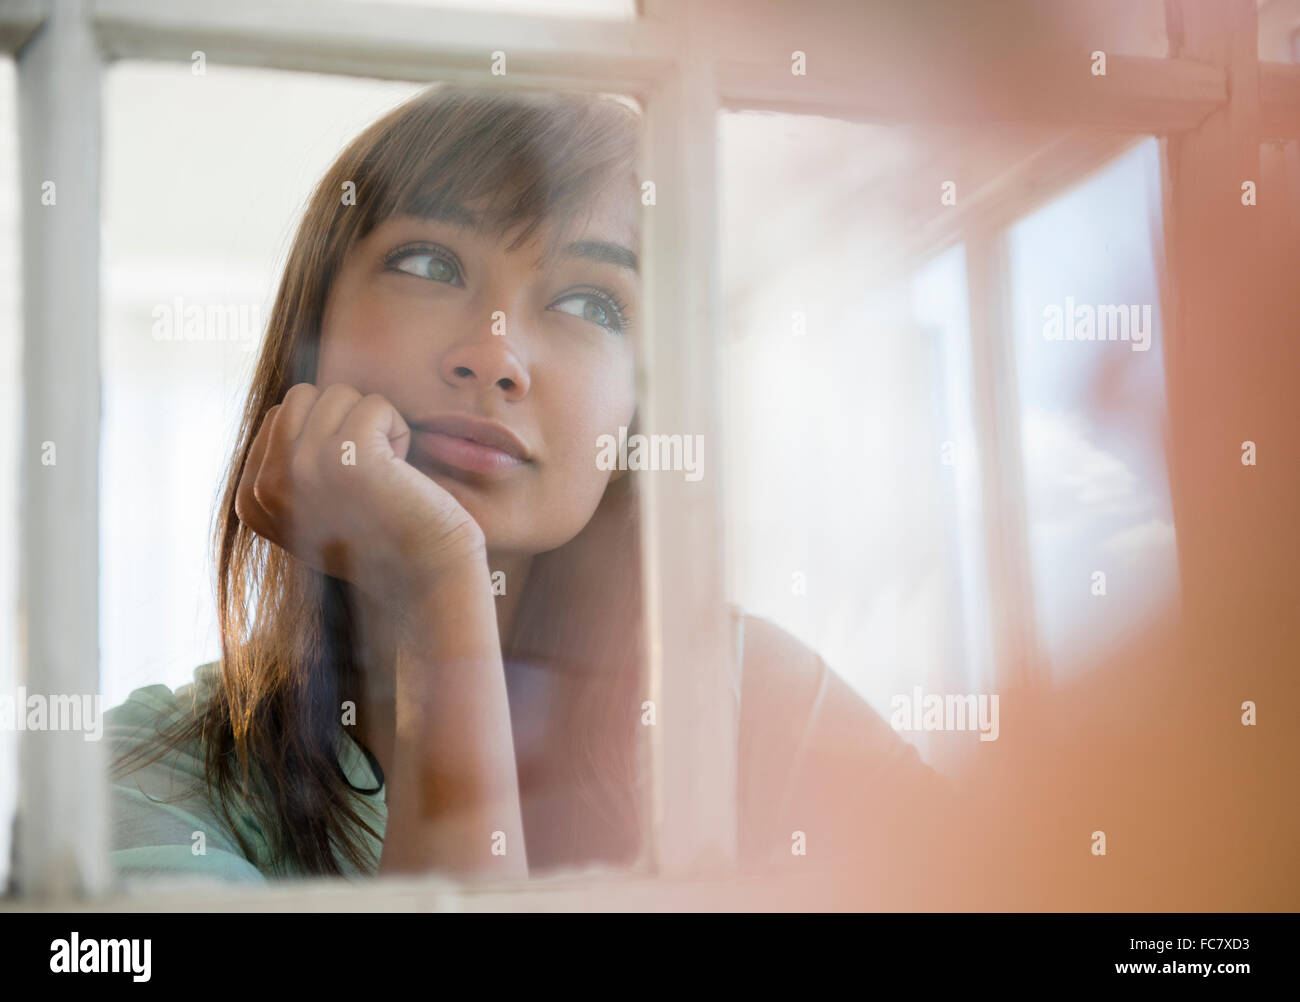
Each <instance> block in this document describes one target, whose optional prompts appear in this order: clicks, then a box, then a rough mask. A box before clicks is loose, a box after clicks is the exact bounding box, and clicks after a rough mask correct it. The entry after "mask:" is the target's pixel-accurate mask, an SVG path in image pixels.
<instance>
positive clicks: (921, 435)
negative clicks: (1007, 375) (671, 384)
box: [722, 113, 992, 754]
mask: <svg viewBox="0 0 1300 1002" xmlns="http://www.w3.org/2000/svg"><path fill="white" fill-rule="evenodd" d="M936 138H937V137H936V135H934V134H929V133H921V132H915V131H912V130H904V129H894V128H888V127H883V126H877V125H860V124H850V123H845V122H839V121H833V120H829V119H823V118H816V117H796V116H781V115H759V114H744V113H741V114H728V115H724V116H723V120H722V178H723V193H724V205H723V210H724V214H723V227H724V228H723V255H722V260H723V269H724V289H725V295H726V307H727V308H726V323H727V330H728V336H729V340H730V344H729V356H728V382H727V386H726V398H727V401H728V407H727V411H726V422H725V426H726V430H727V435H728V438H727V441H726V443H725V444H726V451H727V456H728V471H727V472H728V480H727V485H726V492H725V493H726V495H727V500H728V529H729V538H728V554H729V575H730V595H729V598H730V600H731V601H732V602H734V603H736V604H737V605H739V606H740V607H742V608H743V609H744V610H745V611H746V612H747V613H749V614H751V615H754V616H758V617H762V618H766V619H769V620H771V621H772V622H774V623H776V624H778V625H779V626H780V627H782V628H783V629H785V630H786V631H788V632H789V633H790V634H792V635H793V636H794V637H796V638H798V640H799V641H801V642H802V643H803V644H805V645H807V647H808V648H810V649H811V650H812V651H814V652H815V653H816V655H818V656H819V657H821V658H822V659H824V661H825V662H826V664H827V665H828V666H829V667H830V668H831V669H832V670H833V671H834V672H836V673H837V674H838V675H839V676H841V677H842V678H843V680H844V681H845V682H847V683H848V684H849V685H850V686H851V687H852V688H853V690H855V691H856V692H857V693H858V695H860V696H861V697H862V698H863V699H865V700H866V702H867V703H868V704H869V705H870V706H871V707H872V708H873V709H874V710H875V711H876V713H877V714H879V715H880V716H881V717H883V718H884V719H886V720H888V719H889V718H890V716H891V710H892V706H893V704H894V700H895V698H896V697H898V696H899V695H900V694H908V695H910V694H911V693H912V691H913V687H914V686H922V687H923V688H925V689H926V690H927V691H931V690H933V691H937V692H945V691H968V692H977V691H987V689H986V687H987V686H988V685H990V684H991V682H992V678H991V654H990V640H989V633H988V629H989V625H988V607H987V595H986V591H985V588H984V585H983V582H984V581H985V580H986V578H987V572H986V570H985V556H984V529H983V516H982V514H981V500H980V484H981V472H980V463H981V452H980V448H979V444H978V442H977V438H976V432H975V425H974V414H973V407H972V368H971V353H970V327H969V322H968V315H969V308H968V303H967V289H966V267H965V253H964V250H963V248H962V246H960V245H957V246H950V247H949V249H947V250H946V251H942V252H928V253H929V256H927V257H919V258H916V259H911V258H910V256H909V254H908V253H907V247H908V240H907V236H908V233H909V229H911V228H915V227H919V226H920V225H921V224H922V223H923V222H926V221H928V217H923V216H922V212H923V211H925V210H929V209H930V208H931V206H933V207H936V208H937V207H938V205H939V182H938V177H937V176H936V178H935V180H934V184H933V185H927V186H926V190H925V193H924V195H922V194H921V191H920V188H921V186H920V185H919V184H917V183H915V181H914V176H915V173H916V169H917V166H918V164H923V163H925V162H927V158H928V156H929V155H930V153H932V151H933V148H934V146H933V144H934V143H935V142H936ZM923 199H924V209H923V208H922V200H923ZM759 206H761V207H762V208H761V209H760V210H758V211H756V207H759ZM903 207H906V208H905V209H904V208H903ZM909 224H910V225H909ZM902 736H903V737H904V738H905V739H906V740H908V741H910V742H912V743H913V744H915V745H916V746H917V748H918V749H920V750H921V751H922V752H924V753H926V754H929V753H930V752H931V751H932V748H931V743H930V740H929V739H930V737H931V735H930V734H929V733H928V732H925V731H919V730H907V731H905V732H903V735H902Z"/></svg>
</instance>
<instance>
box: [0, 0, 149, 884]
mask: <svg viewBox="0 0 1300 1002" xmlns="http://www.w3.org/2000/svg"><path fill="white" fill-rule="evenodd" d="M17 76H18V114H19V155H20V161H21V170H20V177H21V182H20V183H21V194H20V202H21V205H22V210H21V211H22V229H23V243H22V262H23V265H22V266H23V329H24V346H23V403H22V414H23V424H22V450H21V464H22V465H21V475H20V479H21V482H22V494H21V502H20V504H21V509H20V516H19V526H20V535H21V537H22V542H21V548H20V557H19V560H20V568H19V591H20V594H21V595H22V601H21V609H20V612H19V636H20V638H21V647H20V655H19V664H20V668H19V671H20V673H21V677H20V681H21V683H22V685H23V686H24V687H25V689H26V693H25V695H26V698H27V700H32V699H37V700H41V699H44V700H47V713H52V710H53V705H54V704H52V703H50V702H48V700H49V697H55V696H63V697H77V698H78V699H80V697H83V696H93V699H94V704H99V703H100V702H101V700H100V698H99V695H98V693H99V409H100V404H99V401H100V371H99V231H100V216H99V195H100V192H99V183H100V128H101V126H100V80H101V65H100V60H99V56H98V54H97V52H96V46H95V41H94V38H93V35H92V32H91V29H90V23H89V19H88V17H87V13H86V8H85V5H84V4H82V3H66V4H65V3H59V4H54V5H51V9H50V12H49V16H48V18H47V19H46V21H45V24H44V26H43V27H42V29H41V30H40V31H39V32H37V33H36V34H35V35H34V36H33V37H32V38H31V40H30V41H29V42H28V44H27V45H26V46H25V47H24V48H23V50H22V51H21V53H20V54H19V57H18V61H17ZM144 447H147V446H145V445H142V448H144ZM83 705H84V704H83ZM100 710H102V706H100V705H95V712H96V713H98V712H99V711H100ZM52 722H53V721H51V720H49V719H48V718H47V721H46V726H47V727H48V726H49V724H50V723H52ZM86 737H87V734H86V732H83V731H81V730H72V729H68V730H57V729H43V730H42V729H25V730H24V731H22V732H21V733H20V735H19V761H20V773H19V793H18V824H17V826H16V832H15V849H14V852H15V867H14V879H15V883H16V884H17V886H18V888H19V890H20V891H21V892H22V893H24V894H33V895H41V896H45V897H59V896H65V895H86V894H96V893H98V892H101V891H103V890H104V889H105V888H106V886H107V885H108V883H109V877H110V873H109V865H108V848H109V847H108V823H107V789H106V784H105V782H104V765H105V759H106V755H105V752H104V746H103V744H102V743H101V742H99V741H94V740H87V739H86Z"/></svg>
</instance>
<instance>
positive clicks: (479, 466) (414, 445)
mask: <svg viewBox="0 0 1300 1002" xmlns="http://www.w3.org/2000/svg"><path fill="white" fill-rule="evenodd" d="M411 451H412V452H413V453H416V454H422V455H424V456H427V457H428V458H430V459H433V460H436V461H437V462H439V463H443V464H445V465H447V466H453V467H455V468H457V469H460V470H467V471H469V472H470V473H504V472H505V471H507V470H513V469H514V468H515V467H517V466H523V465H524V461H523V460H522V459H518V458H516V457H515V456H512V455H510V453H508V452H502V451H501V450H500V449H494V448H493V447H492V446H490V445H481V444H479V443H478V442H471V441H470V440H469V439H467V438H457V437H456V436H454V435H447V434H444V433H443V432H440V431H427V430H424V429H419V428H415V429H412V430H411Z"/></svg>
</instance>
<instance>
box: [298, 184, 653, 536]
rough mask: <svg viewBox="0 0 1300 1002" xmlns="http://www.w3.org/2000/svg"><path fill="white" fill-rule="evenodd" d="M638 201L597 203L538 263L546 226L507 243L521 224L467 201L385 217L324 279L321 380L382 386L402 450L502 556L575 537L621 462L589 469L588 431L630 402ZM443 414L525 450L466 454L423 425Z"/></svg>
mask: <svg viewBox="0 0 1300 1002" xmlns="http://www.w3.org/2000/svg"><path fill="white" fill-rule="evenodd" d="M638 204H639V203H638V201H637V200H636V198H635V197H634V196H633V194H629V195H627V196H626V197H623V198H618V197H612V198H609V199H606V200H605V201H604V202H602V203H601V204H599V205H597V206H595V207H594V209H593V212H592V214H591V217H590V220H589V222H588V224H587V225H586V226H585V228H583V229H581V230H580V231H579V232H578V233H577V234H576V235H574V236H573V238H572V240H570V241H566V242H565V243H564V244H563V245H562V246H561V247H560V248H559V251H558V252H557V254H556V255H555V257H554V258H553V260H552V261H550V262H547V263H545V264H543V262H542V261H541V257H542V252H543V247H544V242H545V239H546V238H547V237H548V236H549V234H550V231H549V230H548V228H547V226H548V225H549V224H546V225H543V226H542V227H539V230H541V231H542V232H539V233H538V234H537V236H536V238H535V239H534V240H533V241H532V242H531V243H529V244H526V245H524V246H521V247H520V248H518V249H517V250H515V251H513V252H509V253H508V252H507V251H506V247H507V245H508V244H509V243H510V240H511V238H512V237H513V236H514V235H515V234H516V233H517V231H512V232H511V233H508V234H506V236H505V238H504V239H494V238H493V237H492V236H490V235H488V234H486V233H483V232H480V231H478V229H477V228H476V227H475V226H474V225H473V218H474V217H473V215H472V213H473V208H474V207H473V206H466V207H464V208H465V211H464V212H463V213H457V212H451V213H444V214H442V215H444V216H445V217H446V218H440V219H437V220H429V219H419V218H415V217H410V216H400V217H394V218H391V219H389V220H387V221H386V222H384V223H383V224H381V225H380V226H378V227H377V228H376V229H375V230H374V231H373V232H371V233H370V234H369V235H368V236H367V237H366V238H365V239H364V240H362V241H360V242H358V243H357V244H356V245H354V246H353V248H352V249H351V251H350V252H349V253H348V255H347V257H346V258H345V259H344V262H343V266H342V268H341V270H340V271H339V273H338V275H337V276H336V277H335V279H334V282H333V284H332V285H331V287H330V290H329V294H328V298H327V300H326V304H325V315H324V322H323V326H322V330H321V352H320V358H319V362H318V366H317V378H316V385H317V386H318V387H320V388H321V389H324V388H325V387H327V386H329V385H331V384H332V383H346V384H348V385H350V386H353V387H355V388H356V389H357V390H359V391H360V392H361V393H362V394H367V393H379V394H381V395H383V396H384V397H386V398H387V399H388V400H389V401H390V402H391V403H392V404H393V406H394V407H396V408H397V410H398V412H399V413H400V414H401V415H402V417H403V418H405V419H406V422H407V423H408V424H409V425H411V427H412V443H411V451H410V453H409V454H408V455H407V461H408V462H410V463H412V465H414V466H416V467H417V468H418V469H420V470H421V471H422V472H424V473H425V474H426V475H428V476H430V477H432V478H433V479H434V480H435V481H436V482H437V483H438V484H439V485H441V486H442V487H443V488H444V489H446V490H447V491H448V492H450V493H451V494H452V496H453V497H455V498H456V500H457V501H459V502H460V503H461V505H462V506H463V507H464V508H465V509H466V511H468V512H469V513H470V515H472V516H473V517H474V519H475V521H477V522H478V524H479V525H480V526H481V527H482V529H483V532H484V535H485V537H486V539H487V544H488V548H489V550H491V551H493V552H495V553H518V554H533V553H540V552H543V551H545V550H549V549H553V548H555V547H557V546H560V545H563V544H564V543H566V542H568V541H569V540H570V539H572V538H573V537H574V536H576V535H577V534H578V533H579V532H580V531H581V530H582V528H583V527H584V526H585V525H586V524H587V522H588V521H589V520H590V518H591V516H592V514H593V513H594V512H595V510H596V507H597V505H598V504H599V503H600V499H601V497H602V495H603V494H604V491H605V487H606V485H607V484H608V483H609V481H610V479H611V476H614V477H617V476H620V475H622V474H621V473H618V472H615V473H613V474H611V472H610V471H608V470H601V469H599V468H598V467H597V465H596V455H597V445H596V443H597V439H598V437H599V436H601V435H606V434H608V435H614V436H617V434H618V429H619V426H620V425H624V426H626V425H630V424H631V423H632V418H633V415H634V413H635V410H636V402H635V360H636V347H635V341H634V340H633V326H632V325H633V318H635V317H636V316H637V314H638V312H639V296H638V293H639V289H640V283H639V281H638V277H637V269H636V251H637V248H638V246H639V231H638V226H637V210H636V206H637V205H638ZM498 332H504V333H498ZM446 415H458V416H470V417H474V418H481V419H484V420H487V421H492V422H496V423H498V424H501V425H504V426H505V427H506V428H507V429H509V430H510V431H511V432H513V433H514V435H515V436H517V437H518V439H519V440H521V441H522V443H523V445H524V446H525V448H526V458H525V459H524V460H523V461H522V462H517V463H513V464H510V463H505V464H501V465H502V466H503V468H499V469H494V470H491V471H486V472H485V471H483V470H481V469H469V468H466V467H465V466H462V465H460V464H461V463H462V462H464V461H465V460H464V459H463V457H462V456H461V454H460V453H458V452H457V451H455V448H454V446H455V443H450V446H451V448H450V451H449V444H448V442H447V440H446V439H445V438H443V437H442V436H441V435H439V434H437V433H435V432H433V431H422V430H421V428H420V425H421V424H423V423H427V422H429V421H430V420H431V419H434V418H439V417H443V416H446ZM479 458H482V457H479ZM495 458H498V459H499V458H501V457H495ZM468 465H469V466H470V467H474V466H476V465H477V464H476V463H475V461H474V458H473V457H471V458H470V459H469V461H468ZM489 465H491V464H489Z"/></svg>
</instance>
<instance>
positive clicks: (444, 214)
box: [412, 199, 641, 275]
mask: <svg viewBox="0 0 1300 1002" xmlns="http://www.w3.org/2000/svg"><path fill="white" fill-rule="evenodd" d="M412 215H414V216H415V217H416V218H417V219H421V220H425V221H427V222H433V223H451V224H452V225H453V226H462V227H464V228H466V229H469V230H474V231H476V232H480V233H481V232H482V231H483V220H482V218H481V217H480V216H478V215H477V214H475V213H473V212H470V211H469V210H468V209H466V208H465V207H464V206H462V205H460V204H458V203H456V202H452V201H448V200H446V199H439V200H437V201H435V202H433V203H431V204H425V205H421V206H418V207H417V208H416V209H415V210H414V211H413V212H412ZM564 253H565V254H566V255H568V256H569V257H582V258H587V259H589V260H592V261H604V262H607V263H609V264H616V265H618V266H619V267H621V268H628V269H630V270H631V271H633V272H634V273H636V274H638V275H639V274H640V272H641V269H640V262H639V260H638V259H637V255H636V252H635V251H634V250H632V249H631V248H630V247H625V246H623V245H622V244H616V243H611V242H609V241H607V240H579V241H578V242H576V243H571V244H569V245H568V246H567V247H565V248H564Z"/></svg>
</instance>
